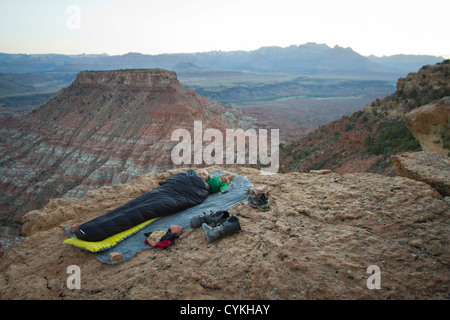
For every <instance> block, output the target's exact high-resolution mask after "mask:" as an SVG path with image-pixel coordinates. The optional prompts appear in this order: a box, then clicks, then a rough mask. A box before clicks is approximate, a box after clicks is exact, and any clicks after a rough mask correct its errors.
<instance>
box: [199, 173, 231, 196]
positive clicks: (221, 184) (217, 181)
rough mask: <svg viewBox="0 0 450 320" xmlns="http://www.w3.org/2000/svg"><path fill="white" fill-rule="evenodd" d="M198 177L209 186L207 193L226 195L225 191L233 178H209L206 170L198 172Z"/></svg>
mask: <svg viewBox="0 0 450 320" xmlns="http://www.w3.org/2000/svg"><path fill="white" fill-rule="evenodd" d="M199 175H200V177H201V178H202V179H203V181H205V182H206V183H207V184H208V185H209V193H217V192H221V193H227V192H228V190H225V189H226V188H227V187H228V184H229V182H230V180H231V179H232V178H233V176H231V175H226V174H225V175H222V176H220V177H211V175H210V174H209V172H208V171H207V170H201V171H200V172H199Z"/></svg>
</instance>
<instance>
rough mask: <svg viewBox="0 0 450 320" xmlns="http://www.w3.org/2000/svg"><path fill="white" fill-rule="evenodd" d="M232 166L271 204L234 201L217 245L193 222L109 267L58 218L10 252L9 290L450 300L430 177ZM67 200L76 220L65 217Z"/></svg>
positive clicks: (33, 295)
mask: <svg viewBox="0 0 450 320" xmlns="http://www.w3.org/2000/svg"><path fill="white" fill-rule="evenodd" d="M214 168H216V167H214ZM214 168H208V169H209V170H214ZM180 170H182V169H180ZM227 171H231V172H235V173H238V174H244V175H246V176H247V178H248V179H249V181H250V182H252V183H253V185H255V186H256V185H261V184H267V185H270V193H271V198H270V199H271V209H270V210H269V211H267V212H261V211H258V210H254V209H253V208H251V207H250V206H249V205H248V204H247V205H241V204H238V205H236V206H234V207H232V208H230V209H229V212H230V214H236V215H237V216H238V217H239V222H240V225H241V228H242V230H241V231H240V232H239V233H237V234H235V235H233V236H230V237H227V238H226V239H225V238H224V239H223V240H221V241H217V243H214V245H211V244H209V243H208V242H207V241H206V239H205V237H204V233H203V231H202V230H201V228H200V229H198V228H190V229H188V230H187V231H186V232H183V234H182V237H180V239H179V241H177V243H176V245H175V246H171V247H170V250H144V251H141V252H140V253H138V254H137V255H135V256H134V257H133V258H132V259H131V260H130V261H127V262H124V263H120V264H116V265H114V266H107V265H103V264H102V263H101V262H99V261H98V260H96V259H95V257H94V256H93V255H92V254H91V253H89V252H86V251H84V250H80V249H78V248H75V247H72V246H67V245H63V244H62V242H63V241H64V240H65V239H67V233H66V232H65V230H63V228H60V227H59V225H55V226H53V227H47V228H45V227H42V228H41V229H39V230H37V231H35V233H34V234H32V235H30V236H28V237H27V238H26V239H25V241H23V242H22V243H20V244H17V245H15V246H12V247H10V248H8V249H7V251H6V255H5V256H4V257H3V258H2V260H1V261H0V299H6V298H9V299H17V300H23V299H43V298H46V299H65V300H68V299H69V300H70V299H77V300H81V299H90V300H101V299H108V300H116V299H117V300H122V299H146V300H147V299H154V300H156V299H170V298H171V297H175V296H176V297H177V298H178V299H180V300H184V299H202V300H204V299H215V300H218V299H236V300H245V299H247V300H248V299H252V300H262V299H278V300H294V299H295V300H305V299H306V300H308V299H343V300H349V299H357V300H359V299H362V300H370V299H377V300H384V299H397V300H418V299H419V300H420V299H425V300H432V299H433V300H448V292H449V290H450V286H449V285H450V283H449V281H448V279H450V270H449V269H448V266H449V265H450V250H449V246H448V243H449V242H450V234H449V233H448V229H449V223H450V219H449V218H450V216H449V214H450V212H449V209H448V208H449V206H448V204H447V203H445V202H444V201H443V200H442V197H440V195H439V194H438V193H437V192H436V191H435V190H434V189H433V188H431V187H430V186H429V185H427V184H426V183H423V182H420V181H416V180H412V179H409V178H404V177H399V176H397V177H387V176H382V175H378V174H370V173H358V174H337V173H329V174H325V175H314V174H308V173H299V172H292V173H287V174H277V175H271V176H262V175H261V174H260V172H259V170H256V169H251V168H227ZM172 173H173V172H172ZM156 181H158V178H157V177H156V175H154V174H147V175H145V176H143V177H141V178H139V179H136V180H134V181H132V182H131V183H127V184H121V185H117V186H115V187H111V186H105V187H102V188H100V189H98V190H93V191H91V192H90V193H89V194H88V196H86V197H84V198H80V199H72V200H73V201H72V202H59V201H56V200H57V199H54V200H52V202H51V203H53V209H52V210H49V211H46V214H45V215H52V214H53V215H57V216H58V218H57V219H52V220H50V219H48V220H46V221H53V220H59V221H61V222H60V223H63V224H64V225H71V224H73V223H75V222H78V221H80V220H88V219H92V218H94V217H96V216H98V215H100V214H102V213H104V212H105V211H106V210H107V209H111V208H113V207H115V206H117V205H119V204H122V203H125V202H126V201H128V200H130V199H131V198H134V197H136V196H137V195H139V192H144V190H145V189H149V188H154V187H156V186H157V184H156V183H155V182H156ZM62 206H64V208H65V210H69V211H70V210H74V211H75V210H76V211H77V212H78V215H79V217H76V218H70V215H67V213H66V214H63V213H62V212H61V211H60V210H59V209H63V207H62ZM45 210H47V209H45ZM41 211H44V209H42V210H41ZM45 215H44V214H36V215H33V216H32V217H30V220H29V222H28V223H29V224H30V226H32V225H33V224H38V223H39V222H38V221H39V219H41V217H43V216H45ZM81 217H83V218H81ZM33 219H37V221H34V220H33ZM65 219H66V220H65ZM31 229H36V228H31ZM70 265H77V266H79V267H80V269H81V270H82V273H81V280H82V284H81V285H82V287H81V290H70V289H68V288H67V287H66V286H65V284H66V281H67V278H68V276H69V275H68V274H67V273H66V269H67V267H69V266H70ZM168 265H170V268H169V267H167V266H168ZM371 265H376V266H378V267H379V268H380V272H381V289H379V290H370V289H368V288H367V285H366V281H367V280H368V277H369V276H370V274H368V273H367V269H368V267H369V266H371Z"/></svg>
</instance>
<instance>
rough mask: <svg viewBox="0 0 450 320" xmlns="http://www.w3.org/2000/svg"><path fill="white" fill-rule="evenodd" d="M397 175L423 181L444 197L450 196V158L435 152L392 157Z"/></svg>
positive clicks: (407, 153) (408, 153)
mask: <svg viewBox="0 0 450 320" xmlns="http://www.w3.org/2000/svg"><path fill="white" fill-rule="evenodd" d="M391 160H392V162H393V163H394V165H395V170H396V172H397V175H399V176H402V177H408V178H410V179H414V180H418V181H423V182H426V183H428V184H429V185H431V186H432V187H433V188H435V189H436V190H437V191H439V193H440V194H442V195H443V196H448V195H450V158H449V157H448V156H447V155H443V154H439V153H435V152H426V151H422V152H405V153H401V154H397V155H394V156H392V158H391Z"/></svg>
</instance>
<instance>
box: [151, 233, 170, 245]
mask: <svg viewBox="0 0 450 320" xmlns="http://www.w3.org/2000/svg"><path fill="white" fill-rule="evenodd" d="M166 232H167V231H163V230H155V231H153V232H152V233H151V234H150V235H149V236H148V238H147V242H148V244H149V245H151V246H154V245H155V244H157V243H158V242H159V241H160V240H161V238H162V237H163V236H164V235H165V234H166Z"/></svg>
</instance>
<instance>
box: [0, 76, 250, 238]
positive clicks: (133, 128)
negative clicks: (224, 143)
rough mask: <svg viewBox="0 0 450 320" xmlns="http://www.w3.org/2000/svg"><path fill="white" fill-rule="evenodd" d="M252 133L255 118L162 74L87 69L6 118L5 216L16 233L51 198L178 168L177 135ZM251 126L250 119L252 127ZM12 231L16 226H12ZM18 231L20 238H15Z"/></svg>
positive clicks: (0, 153)
mask: <svg viewBox="0 0 450 320" xmlns="http://www.w3.org/2000/svg"><path fill="white" fill-rule="evenodd" d="M194 120H201V121H202V122H203V124H204V126H205V127H206V128H215V129H219V130H221V131H224V130H225V129H226V128H246V127H247V126H248V125H249V123H251V120H250V118H248V117H245V116H243V115H242V114H241V113H240V112H239V110H236V109H234V108H232V107H229V106H225V105H223V104H221V103H218V102H214V101H210V100H208V99H206V98H205V97H202V96H200V95H198V94H197V93H196V92H195V91H193V90H191V89H188V88H186V87H185V86H183V85H182V84H180V82H179V81H178V79H177V76H176V73H175V72H172V71H167V70H162V69H142V70H118V71H85V72H80V73H79V74H78V75H77V77H76V79H75V80H74V81H73V83H72V84H71V85H69V86H68V87H67V88H64V89H62V90H60V91H59V92H57V93H56V94H54V95H53V96H52V97H51V98H50V99H49V100H48V101H46V102H45V103H44V104H43V105H41V106H40V107H39V108H36V109H34V110H33V111H31V112H29V113H27V114H6V115H4V116H3V117H1V118H0V128H1V138H0V163H1V168H0V190H1V192H0V219H1V221H2V223H1V225H2V227H3V229H2V232H3V233H4V234H5V238H12V237H13V235H16V236H17V233H18V232H19V230H20V226H21V221H22V216H23V214H24V213H25V212H27V211H30V210H33V209H37V208H41V207H42V206H44V205H45V204H46V203H47V202H48V201H49V200H50V199H52V198H60V197H82V196H84V194H85V193H86V192H87V191H89V190H94V189H97V188H99V187H101V186H105V185H114V184H118V183H126V182H129V181H132V180H133V179H135V178H137V177H139V176H141V175H143V174H145V173H148V172H159V171H162V170H166V169H168V168H171V167H172V166H173V163H172V160H171V149H172V148H173V146H174V145H175V144H176V143H177V142H175V141H171V134H172V132H173V131H174V130H176V129H178V128H182V129H185V130H188V131H191V132H192V131H193V126H194ZM246 121H250V122H249V123H247V122H246ZM8 227H9V229H8ZM11 228H12V229H14V232H13V234H9V233H10V230H11Z"/></svg>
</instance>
